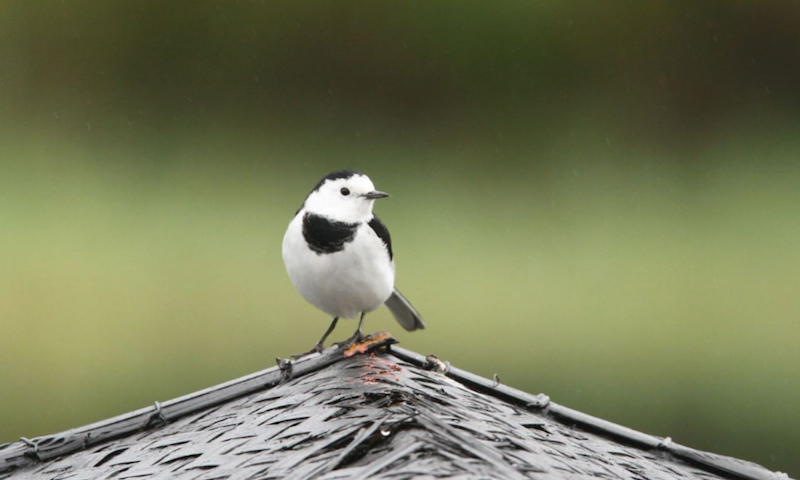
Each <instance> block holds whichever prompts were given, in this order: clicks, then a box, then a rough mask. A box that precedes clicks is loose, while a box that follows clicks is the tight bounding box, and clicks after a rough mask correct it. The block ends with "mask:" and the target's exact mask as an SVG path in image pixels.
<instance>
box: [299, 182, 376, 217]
mask: <svg viewBox="0 0 800 480" xmlns="http://www.w3.org/2000/svg"><path fill="white" fill-rule="evenodd" d="M374 190H375V185H373V184H372V181H371V180H370V179H369V177H367V176H366V175H353V176H352V177H350V178H337V179H336V180H326V181H325V183H323V184H322V185H321V186H320V187H319V189H317V190H316V191H313V192H311V194H310V195H309V196H308V198H307V199H306V202H305V206H304V209H305V210H306V211H308V212H311V213H315V214H317V215H324V216H326V217H328V218H330V219H332V220H336V221H337V222H345V223H360V222H367V221H369V220H370V219H371V218H372V205H373V203H374V202H375V200H374V199H369V198H365V197H364V195H365V194H367V193H369V192H372V191H374Z"/></svg>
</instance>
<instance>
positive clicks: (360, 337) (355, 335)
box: [353, 312, 367, 341]
mask: <svg viewBox="0 0 800 480" xmlns="http://www.w3.org/2000/svg"><path fill="white" fill-rule="evenodd" d="M366 314H367V312H361V320H359V321H358V328H357V329H356V333H354V334H353V338H355V339H356V340H357V341H361V339H363V338H364V334H363V333H361V326H362V325H364V316H365V315H366Z"/></svg>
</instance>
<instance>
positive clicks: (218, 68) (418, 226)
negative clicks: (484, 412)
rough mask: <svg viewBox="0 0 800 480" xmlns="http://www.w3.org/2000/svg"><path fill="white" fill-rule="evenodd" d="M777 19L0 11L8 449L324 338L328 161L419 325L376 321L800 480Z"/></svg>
mask: <svg viewBox="0 0 800 480" xmlns="http://www.w3.org/2000/svg"><path fill="white" fill-rule="evenodd" d="M799 22H800V11H799V10H798V9H797V5H796V4H795V3H794V2H780V1H778V2H755V1H743V2H713V3H712V2H688V1H673V2H661V1H653V2H622V1H610V2H575V1H566V2H565V1H552V2H547V1H546V2H518V1H511V0H508V1H502V2H484V3H480V2H404V3H392V2H360V1H356V2H310V3H306V2H250V1H239V2H235V3H234V2H207V1H206V2H188V1H184V2H181V1H174V2H154V1H144V2H119V1H112V2H102V3H99V2H74V1H63V2H58V1H44V2H2V3H0V441H14V440H15V439H17V438H18V437H20V436H28V437H32V436H36V435H43V434H47V433H53V432H56V431H60V430H64V429H68V428H71V427H75V426H79V425H83V424H86V423H88V422H92V421H96V420H100V419H103V418H106V417H108V416H111V415H116V414H120V413H123V412H126V411H128V410H132V409H136V408H140V407H143V406H146V405H149V404H152V402H153V401H155V400H165V399H169V398H172V397H175V396H178V395H181V394H185V393H188V392H191V391H194V390H196V389H200V388H203V387H206V386H210V385H213V384H216V383H218V382H222V381H224V380H228V379H231V378H233V377H236V376H239V375H243V374H246V373H250V372H252V371H255V370H259V369H262V368H266V367H269V366H270V365H272V364H273V363H274V358H275V357H276V356H279V355H280V356H286V355H289V354H291V353H294V352H298V351H302V350H305V349H307V348H308V347H310V346H311V344H312V343H313V342H314V341H315V340H316V339H317V338H318V336H319V335H320V334H321V333H322V331H323V330H324V328H325V327H326V325H327V322H328V319H327V318H325V316H324V314H321V313H320V312H318V311H316V310H315V309H314V308H313V307H311V306H309V305H307V304H306V303H305V302H304V301H303V300H302V298H301V297H300V296H299V295H298V294H297V293H296V292H295V291H294V289H293V288H292V286H291V284H290V283H289V281H288V279H287V277H286V275H285V273H284V270H283V265H282V261H281V255H280V244H281V240H282V236H283V231H284V228H285V226H286V225H287V223H288V221H289V220H290V218H291V217H292V215H293V213H294V211H295V210H296V208H297V207H298V206H299V204H300V203H301V202H302V200H303V198H304V196H305V194H306V193H307V191H308V190H309V189H310V188H311V187H312V186H313V185H314V184H315V183H316V181H317V180H318V178H319V177H321V176H322V175H324V174H325V173H327V172H328V171H331V170H335V169H339V168H344V167H350V168H357V169H360V170H363V171H365V172H367V173H368V174H369V175H370V176H371V178H372V179H373V180H374V182H375V184H376V185H377V186H378V188H380V189H382V190H386V191H388V192H391V193H392V194H393V196H392V198H391V199H388V200H385V201H381V203H380V204H379V205H378V210H377V211H378V212H379V213H380V215H381V217H382V218H383V219H384V220H385V221H386V222H387V224H388V225H389V226H390V228H391V230H392V234H393V238H394V242H395V253H396V260H397V268H398V286H399V287H400V288H401V289H402V290H403V292H404V293H405V294H406V295H407V296H408V297H409V298H410V299H411V300H412V301H413V302H414V303H415V305H416V306H417V307H418V308H419V309H420V310H421V311H422V312H423V314H424V315H425V317H426V319H427V321H428V324H429V329H428V330H425V331H423V332H418V333H413V334H407V333H406V332H403V331H401V330H400V329H399V328H398V327H397V325H396V324H394V323H393V321H392V320H391V318H390V316H389V314H388V312H386V311H385V310H380V311H378V312H375V313H374V314H372V315H370V316H369V317H368V323H367V326H368V330H378V329H390V330H391V331H392V332H393V333H394V334H396V336H397V337H398V338H399V339H400V340H401V341H402V344H403V345H404V346H405V347H407V348H410V349H413V350H416V351H419V352H421V353H426V354H427V353H436V354H437V355H439V356H440V357H441V358H444V359H447V360H450V361H451V362H452V363H453V364H454V365H457V366H459V367H462V368H466V369H468V370H471V371H474V372H476V373H479V374H482V375H486V376H491V375H492V374H493V373H498V374H499V375H500V376H501V379H502V381H503V382H505V383H508V384H510V385H513V386H515V387H518V388H521V389H524V390H527V391H530V392H533V393H538V392H545V393H547V394H549V395H550V396H551V397H552V398H553V399H554V401H556V402H559V403H562V404H565V405H568V406H571V407H574V408H577V409H580V410H582V411H585V412H587V413H590V414H594V415H597V416H600V417H603V418H606V419H609V420H612V421H615V422H619V423H622V424H624V425H628V426H631V427H634V428H637V429H641V430H644V431H646V432H649V433H652V434H656V435H662V436H671V437H672V438H673V439H674V440H675V441H677V442H680V443H684V444H687V445H689V446H693V447H697V448H701V449H707V450H711V451H714V452H718V453H723V454H729V455H733V456H737V457H741V458H745V459H749V460H753V461H757V462H759V463H762V464H764V465H766V466H767V467H769V468H771V469H774V470H782V471H786V472H789V473H790V474H791V475H792V476H794V477H800V454H799V453H798V452H800V346H799V343H800V300H798V298H799V297H800V249H798V239H800V221H799V220H800V215H799V214H800V208H799V207H800V195H798V194H799V193H800V135H799V134H800V33H798V32H799V30H798V28H797V25H798V24H800V23H799ZM354 326H355V325H354V324H353V323H352V322H350V323H345V324H344V325H343V326H341V327H340V329H339V330H338V331H337V332H336V333H335V334H334V337H336V338H344V337H346V336H348V335H349V334H350V333H351V332H350V329H351V328H354Z"/></svg>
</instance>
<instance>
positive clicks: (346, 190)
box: [339, 187, 350, 197]
mask: <svg viewBox="0 0 800 480" xmlns="http://www.w3.org/2000/svg"><path fill="white" fill-rule="evenodd" d="M339 191H340V192H342V195H344V196H345V197H346V196H348V195H350V190H349V189H348V188H347V187H344V188H342V189H341V190H339Z"/></svg>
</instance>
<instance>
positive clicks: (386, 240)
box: [283, 170, 425, 351]
mask: <svg viewBox="0 0 800 480" xmlns="http://www.w3.org/2000/svg"><path fill="white" fill-rule="evenodd" d="M388 196H389V194H388V193H384V192H380V191H378V190H375V186H374V185H373V184H372V181H371V180H370V179H369V177H367V176H366V175H364V174H363V173H360V172H357V171H355V170H340V171H336V172H333V173H330V174H328V175H326V176H324V177H323V178H322V180H320V181H319V183H317V185H316V186H315V187H314V189H313V190H311V193H309V194H308V197H306V200H305V202H303V205H302V206H301V207H300V210H298V211H297V214H296V215H295V217H294V219H293V220H292V221H291V223H289V228H288V229H286V234H285V235H284V237H283V263H284V264H285V265H286V271H287V272H288V273H289V279H290V280H291V281H292V283H293V284H294V286H295V288H297V290H298V291H299V292H300V295H302V296H303V298H305V299H306V300H307V301H308V302H309V303H311V304H312V305H314V306H315V307H317V308H319V309H320V310H322V311H323V312H325V313H327V314H328V315H330V316H331V317H333V321H332V322H331V324H330V326H329V327H328V330H327V331H325V334H324V335H322V338H320V340H319V342H317V344H316V345H315V346H314V348H313V349H312V351H321V350H322V345H323V343H324V342H325V339H326V338H327V337H328V335H330V333H331V332H332V331H333V329H334V328H335V327H336V322H337V321H338V320H339V319H340V318H355V317H357V316H359V315H360V316H361V318H360V320H359V322H358V328H357V329H356V331H355V333H354V334H353V337H351V338H354V339H357V340H360V339H361V338H362V332H361V327H362V325H363V323H364V315H366V313H367V312H371V311H373V310H375V309H376V308H378V307H380V306H381V305H383V304H386V306H387V307H388V308H389V310H390V311H391V312H392V315H394V318H395V319H396V320H397V321H398V322H399V323H400V325H402V327H403V328H405V329H406V330H417V329H422V328H425V323H424V322H423V321H422V317H420V314H419V313H418V312H417V311H416V310H415V309H414V307H413V306H411V304H410V303H409V302H408V300H406V299H405V297H403V295H402V294H400V292H399V291H397V289H396V288H394V254H393V252H392V239H391V237H390V236H389V230H388V229H387V228H386V225H384V224H383V222H381V221H380V219H378V217H377V216H376V215H375V214H374V213H372V206H373V204H374V203H375V200H376V199H378V198H384V197H388Z"/></svg>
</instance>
